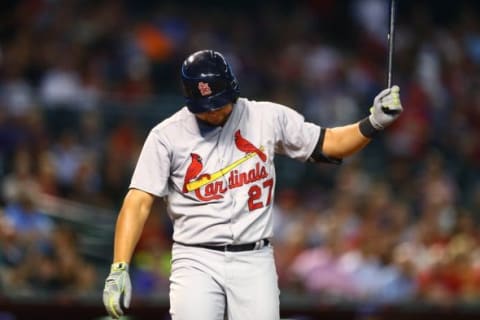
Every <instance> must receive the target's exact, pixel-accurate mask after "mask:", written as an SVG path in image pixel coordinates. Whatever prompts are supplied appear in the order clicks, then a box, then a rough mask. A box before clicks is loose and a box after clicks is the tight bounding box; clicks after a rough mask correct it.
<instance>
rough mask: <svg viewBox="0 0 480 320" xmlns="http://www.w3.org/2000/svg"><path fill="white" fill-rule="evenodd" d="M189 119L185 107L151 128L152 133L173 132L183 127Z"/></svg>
mask: <svg viewBox="0 0 480 320" xmlns="http://www.w3.org/2000/svg"><path fill="white" fill-rule="evenodd" d="M189 117H191V115H190V113H189V112H188V110H187V108H186V107H183V108H182V109H180V110H178V111H177V112H175V113H174V114H172V115H171V116H169V117H168V118H165V119H163V120H162V121H161V122H159V123H158V124H157V125H155V126H154V127H153V128H152V130H151V131H152V132H158V133H159V132H163V133H168V132H170V131H171V132H175V131H176V130H178V129H179V128H180V127H183V125H184V123H185V121H187V120H188V119H189Z"/></svg>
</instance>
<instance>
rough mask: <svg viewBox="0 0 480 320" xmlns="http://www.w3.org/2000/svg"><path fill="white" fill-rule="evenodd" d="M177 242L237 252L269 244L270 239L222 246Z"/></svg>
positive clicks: (190, 245) (189, 245) (188, 245)
mask: <svg viewBox="0 0 480 320" xmlns="http://www.w3.org/2000/svg"><path fill="white" fill-rule="evenodd" d="M177 243H179V244H181V245H184V246H187V247H198V248H205V249H210V250H217V251H230V252H239V251H251V250H258V249H261V248H263V247H266V246H268V245H269V244H270V240H268V239H262V240H259V241H257V242H252V243H242V244H226V245H223V246H213V245H212V246H210V245H206V244H186V243H182V242H178V241H177Z"/></svg>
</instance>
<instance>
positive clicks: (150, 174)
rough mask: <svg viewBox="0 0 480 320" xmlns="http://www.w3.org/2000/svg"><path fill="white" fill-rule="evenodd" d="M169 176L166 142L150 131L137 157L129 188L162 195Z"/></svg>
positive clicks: (165, 192)
mask: <svg viewBox="0 0 480 320" xmlns="http://www.w3.org/2000/svg"><path fill="white" fill-rule="evenodd" d="M169 176H170V157H169V152H168V149H167V147H166V143H165V142H164V141H162V140H161V139H160V137H159V136H158V134H156V133H155V132H154V131H151V132H150V133H149V135H148V137H147V139H146V140H145V143H144V145H143V148H142V151H141V153H140V157H139V158H138V161H137V165H136V167H135V171H134V172H133V176H132V180H131V182H130V188H135V189H140V190H143V191H146V192H148V193H151V194H153V195H155V196H158V197H163V196H166V195H167V193H168V179H169Z"/></svg>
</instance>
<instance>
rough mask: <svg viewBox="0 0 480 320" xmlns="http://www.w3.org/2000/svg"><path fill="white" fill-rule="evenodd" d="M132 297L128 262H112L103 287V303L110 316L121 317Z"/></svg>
mask: <svg viewBox="0 0 480 320" xmlns="http://www.w3.org/2000/svg"><path fill="white" fill-rule="evenodd" d="M122 298H123V299H122ZM131 299H132V284H131V282H130V276H129V274H128V264H127V263H125V262H117V263H114V264H112V266H111V268H110V274H109V275H108V277H107V279H106V280H105V288H104V289H103V304H104V305H105V308H106V309H107V312H108V314H109V315H110V317H112V318H113V319H120V317H121V316H123V313H124V310H123V309H126V308H128V307H129V306H130V300H131Z"/></svg>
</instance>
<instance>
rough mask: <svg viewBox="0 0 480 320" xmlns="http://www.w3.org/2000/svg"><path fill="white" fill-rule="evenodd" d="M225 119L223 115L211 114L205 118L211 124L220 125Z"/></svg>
mask: <svg viewBox="0 0 480 320" xmlns="http://www.w3.org/2000/svg"><path fill="white" fill-rule="evenodd" d="M226 120H227V118H226V117H225V116H223V115H212V116H209V117H207V118H206V119H205V121H206V122H207V123H208V124H210V125H212V126H221V125H223V124H224V123H225V121H226Z"/></svg>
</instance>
